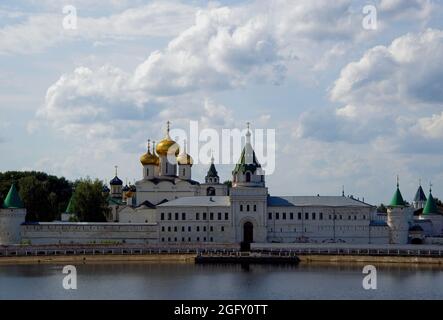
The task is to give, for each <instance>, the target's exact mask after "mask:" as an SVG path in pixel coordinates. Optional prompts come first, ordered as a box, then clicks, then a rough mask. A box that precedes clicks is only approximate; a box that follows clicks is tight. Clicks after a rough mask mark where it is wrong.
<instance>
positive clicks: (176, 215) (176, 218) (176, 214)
mask: <svg viewBox="0 0 443 320" xmlns="http://www.w3.org/2000/svg"><path fill="white" fill-rule="evenodd" d="M175 220H178V212H176V213H175Z"/></svg>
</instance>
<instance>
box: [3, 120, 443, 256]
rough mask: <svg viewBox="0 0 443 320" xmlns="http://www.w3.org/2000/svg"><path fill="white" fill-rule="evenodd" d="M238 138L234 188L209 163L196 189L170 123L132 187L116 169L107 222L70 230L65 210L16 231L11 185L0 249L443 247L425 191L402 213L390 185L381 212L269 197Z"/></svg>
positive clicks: (20, 219)
mask: <svg viewBox="0 0 443 320" xmlns="http://www.w3.org/2000/svg"><path fill="white" fill-rule="evenodd" d="M245 138H246V143H245V145H244V147H243V150H242V152H241V156H240V159H239V160H238V162H237V164H236V165H235V167H234V169H233V171H232V178H231V181H232V183H222V182H221V180H220V177H219V175H218V172H217V169H216V166H215V163H214V158H212V161H211V164H210V166H209V169H208V172H207V175H206V177H205V181H204V182H202V183H200V182H198V181H195V180H193V179H192V167H193V159H192V157H191V156H190V155H189V154H188V152H187V145H186V142H185V143H184V146H183V148H181V147H179V145H178V144H177V143H176V142H175V141H174V140H173V139H171V137H170V129H169V123H168V124H167V129H166V132H165V136H164V138H163V139H162V140H161V141H160V142H158V143H157V144H155V142H153V143H152V145H151V141H149V142H148V146H147V151H146V152H145V153H144V154H143V155H142V156H141V157H140V170H141V175H140V180H139V181H137V182H135V184H134V185H125V186H123V181H122V180H121V179H120V178H119V177H118V172H117V168H116V172H115V177H114V178H113V179H112V180H111V181H110V183H109V187H107V186H106V187H104V189H103V193H104V194H105V195H106V196H107V198H108V203H109V207H110V209H111V210H110V211H109V214H108V216H107V217H106V219H107V221H108V222H106V223H87V222H86V223H85V222H83V223H76V222H69V220H70V219H69V218H70V217H71V216H72V215H75V212H73V210H72V206H70V205H69V206H68V208H67V210H66V212H65V213H64V214H62V219H61V220H62V221H54V222H49V223H24V212H25V209H23V205H22V204H21V200H20V199H19V197H18V194H17V191H16V189H15V186H14V185H13V186H12V187H11V190H10V194H8V197H7V198H6V201H5V204H3V209H1V211H0V244H8V243H9V244H10V243H20V242H24V243H31V244H54V243H58V244H62V243H146V244H165V245H168V244H174V245H187V244H188V245H191V244H192V245H198V244H211V243H214V244H241V245H244V246H246V247H247V246H248V245H249V244H251V243H316V244H321V243H349V244H408V243H412V244H422V243H427V244H443V214H442V210H441V208H439V207H438V205H437V202H436V200H435V199H434V197H433V195H432V190H430V192H429V195H428V196H427V197H426V195H425V193H424V191H423V188H422V187H421V186H419V189H418V191H417V194H416V195H415V198H414V200H413V201H412V205H409V204H408V203H407V202H406V201H404V199H403V196H402V194H401V192H400V187H399V184H398V183H397V189H396V190H395V193H394V196H393V198H392V200H391V203H390V204H389V205H388V206H387V212H386V213H379V212H377V208H376V207H375V206H373V205H370V204H368V203H365V202H364V201H361V200H360V199H356V198H354V197H352V196H345V194H344V192H343V193H342V195H339V196H320V195H317V196H272V195H270V194H269V192H268V189H267V187H266V181H265V172H264V170H263V169H262V166H261V164H260V162H259V159H257V156H256V153H255V151H254V149H253V146H252V144H251V132H250V130H249V128H248V130H247V133H246V137H245ZM8 199H10V200H8ZM11 199H13V201H12V200H11ZM8 201H9V202H8ZM10 202H13V205H12V206H11V205H10V204H9V203H10Z"/></svg>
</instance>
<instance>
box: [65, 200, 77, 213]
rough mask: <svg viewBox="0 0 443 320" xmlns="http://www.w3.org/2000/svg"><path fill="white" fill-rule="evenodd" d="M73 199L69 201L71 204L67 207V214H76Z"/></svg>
mask: <svg viewBox="0 0 443 320" xmlns="http://www.w3.org/2000/svg"><path fill="white" fill-rule="evenodd" d="M72 198H73V197H71V199H69V203H68V206H67V207H66V211H65V213H70V214H73V213H75V212H74V203H73V201H72Z"/></svg>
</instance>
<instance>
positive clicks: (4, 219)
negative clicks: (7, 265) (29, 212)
mask: <svg viewBox="0 0 443 320" xmlns="http://www.w3.org/2000/svg"><path fill="white" fill-rule="evenodd" d="M25 218H26V209H25V206H24V204H23V201H22V199H21V198H20V195H19V193H18V191H17V188H16V186H15V183H12V185H11V188H10V189H9V192H8V194H7V195H6V198H5V200H4V201H3V204H2V206H1V208H0V245H8V244H19V243H20V241H21V235H20V226H21V224H22V223H24V222H25Z"/></svg>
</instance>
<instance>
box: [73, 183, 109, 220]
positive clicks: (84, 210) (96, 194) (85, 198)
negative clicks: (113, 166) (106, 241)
mask: <svg viewBox="0 0 443 320" xmlns="http://www.w3.org/2000/svg"><path fill="white" fill-rule="evenodd" d="M102 189H103V184H102V182H101V181H99V180H98V179H96V180H92V179H90V178H87V179H81V180H77V181H76V182H75V192H74V195H73V198H72V201H73V207H74V211H75V213H76V214H77V217H78V219H79V220H80V221H83V222H105V221H106V218H105V217H106V213H107V212H108V210H109V207H108V203H107V199H106V197H105V196H103V194H102Z"/></svg>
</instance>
